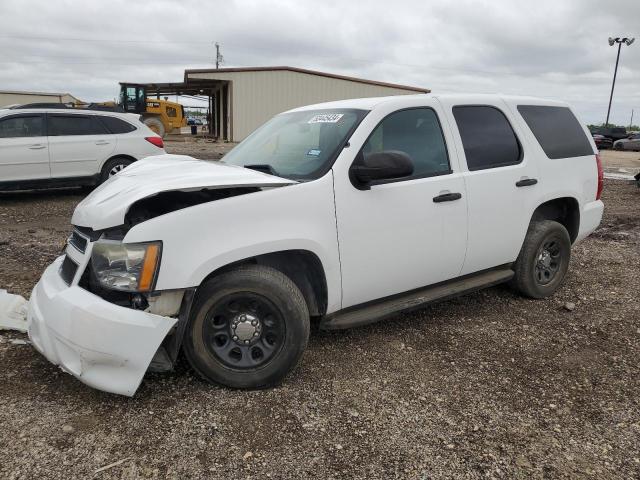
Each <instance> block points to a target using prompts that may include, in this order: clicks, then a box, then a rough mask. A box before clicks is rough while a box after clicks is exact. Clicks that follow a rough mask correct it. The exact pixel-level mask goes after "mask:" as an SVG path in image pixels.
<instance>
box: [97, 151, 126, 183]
mask: <svg viewBox="0 0 640 480" xmlns="http://www.w3.org/2000/svg"><path fill="white" fill-rule="evenodd" d="M132 163H133V160H131V159H130V158H125V157H116V158H112V159H110V160H108V161H107V163H105V164H104V166H103V167H102V171H101V172H100V183H103V182H106V181H107V180H109V178H111V177H113V176H114V175H117V174H118V173H120V172H121V171H122V170H124V169H125V168H127V167H128V166H129V165H131V164H132Z"/></svg>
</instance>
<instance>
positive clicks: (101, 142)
mask: <svg viewBox="0 0 640 480" xmlns="http://www.w3.org/2000/svg"><path fill="white" fill-rule="evenodd" d="M109 143H110V142H107V141H105V140H98V141H97V142H96V145H109Z"/></svg>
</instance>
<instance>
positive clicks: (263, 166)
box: [244, 163, 278, 177]
mask: <svg viewBox="0 0 640 480" xmlns="http://www.w3.org/2000/svg"><path fill="white" fill-rule="evenodd" d="M244 168H249V169H251V170H256V171H258V172H262V173H268V174H269V175H274V176H276V177H277V176H278V172H276V171H275V170H274V168H273V167H272V166H271V165H269V164H268V163H256V164H255V165H244Z"/></svg>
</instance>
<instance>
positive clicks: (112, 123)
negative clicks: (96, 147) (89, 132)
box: [98, 116, 136, 134]
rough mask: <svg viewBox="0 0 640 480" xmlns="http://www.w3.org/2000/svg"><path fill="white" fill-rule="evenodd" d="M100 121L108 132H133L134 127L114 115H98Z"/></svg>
mask: <svg viewBox="0 0 640 480" xmlns="http://www.w3.org/2000/svg"><path fill="white" fill-rule="evenodd" d="M98 118H99V119H100V121H101V122H102V123H104V125H105V126H106V127H107V129H108V130H109V132H110V133H113V134H118V133H129V132H133V131H134V130H135V129H136V127H134V126H133V125H131V124H130V123H127V122H125V121H124V120H120V119H119V118H115V117H106V116H105V117H102V116H101V117H98Z"/></svg>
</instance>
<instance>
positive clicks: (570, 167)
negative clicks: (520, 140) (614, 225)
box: [505, 98, 604, 241]
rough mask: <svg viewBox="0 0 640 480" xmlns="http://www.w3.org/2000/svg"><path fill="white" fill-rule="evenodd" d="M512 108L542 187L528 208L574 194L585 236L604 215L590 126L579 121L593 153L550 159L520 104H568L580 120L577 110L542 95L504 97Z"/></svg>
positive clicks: (580, 234) (581, 235)
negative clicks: (523, 98)
mask: <svg viewBox="0 0 640 480" xmlns="http://www.w3.org/2000/svg"><path fill="white" fill-rule="evenodd" d="M505 102H506V103H507V105H508V106H509V108H510V110H511V111H512V112H514V115H513V116H514V118H515V119H516V121H517V122H518V123H519V124H520V125H521V131H522V133H523V135H525V136H526V137H527V138H528V139H529V144H530V145H531V146H530V151H532V152H533V154H534V155H535V158H536V160H537V164H538V172H539V173H538V174H539V177H538V180H539V182H538V185H539V186H540V187H541V188H540V189H539V190H540V191H539V192H538V194H537V197H536V202H535V203H534V204H532V205H530V206H529V210H527V211H526V214H527V215H528V218H531V215H533V211H534V210H535V209H536V208H537V207H538V205H540V204H542V203H544V202H547V201H549V200H553V199H556V198H566V197H568V198H573V199H575V200H577V202H578V205H579V208H580V231H579V233H578V238H577V240H578V241H579V240H582V239H583V238H584V237H586V236H587V235H589V234H590V233H591V232H593V230H595V228H596V227H597V226H598V225H599V223H600V220H601V218H602V211H603V208H604V207H603V204H602V202H601V201H600V200H596V193H597V190H598V166H597V163H596V158H595V152H597V151H598V149H597V147H596V146H595V142H594V141H593V137H592V136H591V134H590V132H589V130H588V129H587V127H586V126H585V125H584V124H583V123H582V122H580V124H581V126H582V129H583V131H584V134H585V135H586V137H587V139H588V140H589V142H590V143H591V147H592V148H593V151H594V154H593V155H586V156H582V157H571V158H559V159H553V160H552V159H550V158H548V157H547V155H546V154H545V153H544V150H543V149H542V147H541V146H540V144H539V143H538V141H537V140H536V138H535V136H534V135H533V133H532V132H531V130H530V129H529V127H528V126H527V124H526V122H525V121H524V119H523V118H522V117H521V116H520V115H519V113H518V109H517V108H518V105H552V106H559V107H568V108H569V109H570V110H571V111H572V112H573V114H574V116H575V117H576V118H578V121H580V119H579V117H578V116H577V115H576V113H575V111H573V109H572V108H571V106H570V105H568V104H567V103H565V102H553V101H549V100H540V99H526V100H518V99H510V98H507V99H505Z"/></svg>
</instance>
